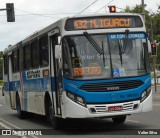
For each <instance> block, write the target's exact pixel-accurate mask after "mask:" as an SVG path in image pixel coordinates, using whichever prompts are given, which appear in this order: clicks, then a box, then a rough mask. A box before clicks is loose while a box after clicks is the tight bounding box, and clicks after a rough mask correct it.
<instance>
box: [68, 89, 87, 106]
mask: <svg viewBox="0 0 160 138" xmlns="http://www.w3.org/2000/svg"><path fill="white" fill-rule="evenodd" d="M66 95H67V97H68V98H69V99H71V100H72V101H74V102H76V103H77V104H80V105H82V106H84V107H86V104H85V101H84V99H83V98H82V97H81V96H79V95H77V94H73V93H71V92H69V91H67V92H66Z"/></svg>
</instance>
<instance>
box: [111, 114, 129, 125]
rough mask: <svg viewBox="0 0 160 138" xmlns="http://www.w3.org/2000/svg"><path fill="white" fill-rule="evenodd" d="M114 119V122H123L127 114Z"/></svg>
mask: <svg viewBox="0 0 160 138" xmlns="http://www.w3.org/2000/svg"><path fill="white" fill-rule="evenodd" d="M112 120H113V123H116V124H122V123H124V122H125V120H126V115H125V116H119V117H115V118H112Z"/></svg>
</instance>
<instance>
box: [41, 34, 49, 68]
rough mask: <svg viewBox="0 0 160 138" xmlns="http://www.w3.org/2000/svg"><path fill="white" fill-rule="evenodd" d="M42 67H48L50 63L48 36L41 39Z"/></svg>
mask: <svg viewBox="0 0 160 138" xmlns="http://www.w3.org/2000/svg"><path fill="white" fill-rule="evenodd" d="M39 51H40V66H41V67H46V66H48V63H49V58H48V57H49V54H48V36H47V35H45V36H44V37H41V38H40V39H39Z"/></svg>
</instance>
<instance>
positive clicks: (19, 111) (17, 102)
mask: <svg viewBox="0 0 160 138" xmlns="http://www.w3.org/2000/svg"><path fill="white" fill-rule="evenodd" d="M16 109H17V115H18V117H19V118H20V119H23V118H25V112H24V111H22V110H21V104H20V99H19V96H18V94H17V95H16Z"/></svg>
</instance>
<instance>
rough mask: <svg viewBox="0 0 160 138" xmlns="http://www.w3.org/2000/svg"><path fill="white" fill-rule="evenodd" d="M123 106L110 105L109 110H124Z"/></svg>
mask: <svg viewBox="0 0 160 138" xmlns="http://www.w3.org/2000/svg"><path fill="white" fill-rule="evenodd" d="M122 109H123V107H122V106H109V107H108V111H109V112H111V111H122Z"/></svg>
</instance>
